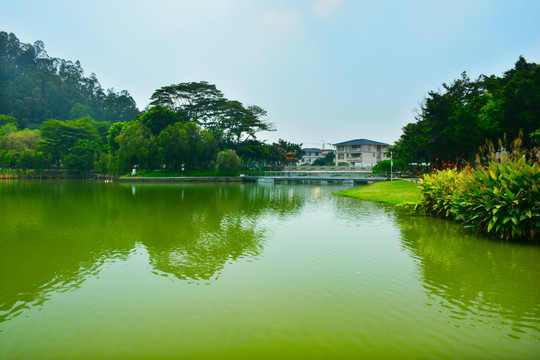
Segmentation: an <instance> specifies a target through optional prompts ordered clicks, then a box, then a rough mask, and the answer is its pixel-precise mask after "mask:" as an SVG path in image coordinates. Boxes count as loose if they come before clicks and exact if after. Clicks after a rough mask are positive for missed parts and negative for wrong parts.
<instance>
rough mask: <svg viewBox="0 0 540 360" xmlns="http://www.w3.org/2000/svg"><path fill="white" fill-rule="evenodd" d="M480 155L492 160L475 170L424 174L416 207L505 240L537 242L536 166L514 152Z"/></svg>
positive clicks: (539, 176) (539, 197) (539, 183)
mask: <svg viewBox="0 0 540 360" xmlns="http://www.w3.org/2000/svg"><path fill="white" fill-rule="evenodd" d="M514 144H519V141H518V142H514ZM484 156H486V158H487V159H490V160H488V162H487V164H485V165H483V164H482V163H478V164H479V165H478V167H477V168H475V169H465V170H463V171H461V172H459V171H457V170H456V169H447V170H443V171H437V172H435V173H433V174H431V175H428V174H426V175H424V177H423V179H422V180H421V182H422V185H421V187H420V189H421V192H422V199H421V201H420V204H419V206H420V207H421V208H423V209H424V210H425V211H426V212H427V213H430V214H433V215H437V216H442V217H448V218H455V219H456V220H459V221H462V222H463V223H464V224H465V225H466V226H467V227H471V228H476V229H477V230H478V231H482V232H486V233H489V234H493V235H494V236H497V237H500V238H502V239H505V240H511V239H528V240H538V239H539V234H540V232H538V229H539V228H540V207H539V205H540V167H539V166H538V162H535V161H534V160H527V154H526V153H525V152H524V151H521V150H519V149H516V148H514V149H510V150H509V151H508V152H507V153H506V155H504V153H503V155H501V154H500V152H499V153H496V152H495V151H492V153H491V154H488V155H484ZM529 156H531V155H529ZM532 158H533V157H532V156H531V157H530V159H532Z"/></svg>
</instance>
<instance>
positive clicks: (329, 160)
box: [311, 151, 336, 166]
mask: <svg viewBox="0 0 540 360" xmlns="http://www.w3.org/2000/svg"><path fill="white" fill-rule="evenodd" d="M335 157H336V155H335V154H334V152H333V151H329V152H328V153H327V154H326V155H325V156H324V157H323V158H318V159H315V160H314V161H313V163H311V165H313V166H332V165H334V159H335Z"/></svg>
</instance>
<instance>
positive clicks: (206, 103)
mask: <svg viewBox="0 0 540 360" xmlns="http://www.w3.org/2000/svg"><path fill="white" fill-rule="evenodd" d="M150 99H151V100H152V101H151V102H150V105H152V106H156V105H161V106H165V107H167V108H169V109H170V110H172V111H174V112H177V113H180V114H181V116H182V118H183V119H185V120H186V121H193V122H196V123H198V124H199V125H202V126H204V127H207V128H212V126H214V123H215V122H216V121H217V120H218V116H219V108H220V107H221V106H222V105H223V104H224V102H225V98H224V97H223V93H222V92H221V91H219V90H218V89H217V88H216V86H215V85H213V84H209V83H208V82H206V81H200V82H190V83H180V84H176V85H169V86H164V87H162V88H160V89H158V90H156V91H154V93H153V94H152V97H151V98H150Z"/></svg>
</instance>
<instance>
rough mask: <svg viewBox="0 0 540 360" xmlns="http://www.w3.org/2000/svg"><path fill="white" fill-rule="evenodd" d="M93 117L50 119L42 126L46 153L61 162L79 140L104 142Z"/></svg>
mask: <svg viewBox="0 0 540 360" xmlns="http://www.w3.org/2000/svg"><path fill="white" fill-rule="evenodd" d="M94 124H95V122H94V121H93V119H89V118H88V119H87V118H82V119H78V120H68V121H60V120H48V121H45V122H44V123H43V125H42V126H41V129H40V132H41V139H42V140H41V148H42V149H43V152H44V153H45V154H51V157H52V160H53V161H54V162H56V163H57V164H58V163H59V161H60V160H62V159H63V158H64V157H65V156H66V155H67V154H68V153H69V149H70V148H72V147H73V146H75V143H76V142H77V141H78V140H89V141H94V142H96V143H101V142H102V137H101V136H100V134H99V133H98V130H97V129H96V126H95V125H94Z"/></svg>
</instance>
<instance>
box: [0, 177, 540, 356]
mask: <svg viewBox="0 0 540 360" xmlns="http://www.w3.org/2000/svg"><path fill="white" fill-rule="evenodd" d="M343 188H346V187H345V186H334V185H322V186H319V185H285V184H283V185H273V184H272V185H270V184H266V185H265V184H261V185H257V184H249V183H244V184H220V185H215V184H137V185H130V184H118V183H96V182H84V181H64V182H62V181H41V182H38V181H35V182H33V181H26V182H25V181H20V182H17V181H12V182H7V181H4V182H0V358H1V359H59V358H62V359H64V358H66V359H69V358H73V359H96V358H101V359H122V358H130V359H152V358H156V359H163V358H196V359H205V358H213V359H215V358H220V359H227V358H230V359H243V358H245V359H255V358H256V359H328V358H338V359H339V358H343V359H351V358H381V359H386V358H394V359H395V358H401V359H404V358H405V359H408V358H410V359H416V358H435V359H494V358H498V359H532V358H535V357H536V358H537V357H538V356H539V354H540V246H533V245H530V244H512V243H505V242H500V241H497V240H493V239H488V238H486V237H482V236H475V235H474V234H472V233H471V232H469V231H467V230H465V229H463V228H462V227H461V226H459V225H457V224H455V223H453V222H451V221H447V220H440V219H435V218H428V217H419V216H408V215H406V214H404V213H403V212H402V211H400V210H399V209H396V208H393V207H391V206H387V205H383V204H377V203H373V202H363V201H358V200H355V199H350V198H341V197H336V196H334V195H332V193H334V192H336V191H338V190H340V189H343Z"/></svg>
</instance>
